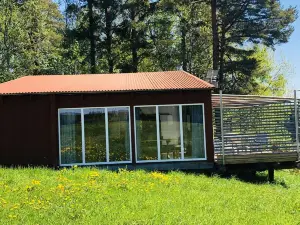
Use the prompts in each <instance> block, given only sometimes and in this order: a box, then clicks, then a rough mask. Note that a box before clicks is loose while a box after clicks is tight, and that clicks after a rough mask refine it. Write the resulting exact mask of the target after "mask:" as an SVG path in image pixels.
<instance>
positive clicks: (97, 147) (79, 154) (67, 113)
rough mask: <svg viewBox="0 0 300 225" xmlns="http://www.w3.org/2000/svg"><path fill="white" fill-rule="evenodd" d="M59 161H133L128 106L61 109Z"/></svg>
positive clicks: (87, 162) (91, 162) (62, 163)
mask: <svg viewBox="0 0 300 225" xmlns="http://www.w3.org/2000/svg"><path fill="white" fill-rule="evenodd" d="M59 122H60V124H59V126H60V134H59V135H60V154H61V155H60V159H61V161H60V163H61V165H72V164H88V165H89V164H102V163H104V164H105V163H127V162H130V161H131V142H130V121H129V107H115V108H111V107H109V108H84V109H60V110H59Z"/></svg>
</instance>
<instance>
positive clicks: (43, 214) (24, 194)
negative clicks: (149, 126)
mask: <svg viewBox="0 0 300 225" xmlns="http://www.w3.org/2000/svg"><path fill="white" fill-rule="evenodd" d="M258 178H260V179H261V180H264V179H263V178H265V177H264V174H260V175H259V177H258ZM299 185H300V173H299V171H298V170H294V171H278V172H276V183H275V184H268V183H261V184H251V183H246V182H242V181H239V180H237V179H235V178H231V179H223V178H219V177H216V176H215V177H206V176H204V175H187V174H184V173H179V172H171V173H168V174H162V173H158V172H152V173H146V172H144V171H134V172H129V171H126V170H120V171H119V172H118V173H116V172H110V171H105V170H102V171H101V170H97V169H89V168H85V169H79V168H75V167H74V168H73V169H69V170H66V169H63V170H60V171H54V170H49V169H0V187H1V188H0V207H1V210H0V221H1V224H99V221H101V224H273V223H275V222H276V224H298V222H299V218H300V201H299V188H300V186H299Z"/></svg>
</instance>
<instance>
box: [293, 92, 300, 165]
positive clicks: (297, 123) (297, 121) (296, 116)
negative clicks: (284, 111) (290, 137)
mask: <svg viewBox="0 0 300 225" xmlns="http://www.w3.org/2000/svg"><path fill="white" fill-rule="evenodd" d="M294 107H295V131H296V147H297V154H298V161H300V148H299V114H298V113H299V112H298V100H297V90H295V91H294Z"/></svg>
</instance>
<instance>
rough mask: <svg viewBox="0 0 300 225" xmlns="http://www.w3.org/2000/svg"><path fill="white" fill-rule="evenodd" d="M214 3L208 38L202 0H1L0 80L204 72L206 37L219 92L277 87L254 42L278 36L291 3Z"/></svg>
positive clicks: (283, 36)
mask: <svg viewBox="0 0 300 225" xmlns="http://www.w3.org/2000/svg"><path fill="white" fill-rule="evenodd" d="M217 3H218V4H217V8H216V14H217V28H218V35H217V36H218V37H217V38H216V40H213V38H212V35H211V33H212V31H211V30H212V19H211V18H212V16H211V1H208V0H200V1H194V0H175V1H171V0H156V1H144V0H126V1H125V0H121V1H118V0H53V1H52V0H42V1H38V0H27V1H12V0H2V1H1V2H0V52H1V54H0V82H3V81H8V80H11V79H14V78H16V77H19V76H24V75H27V74H84V73H115V72H138V71H166V70H177V69H183V70H185V71H188V72H190V73H192V74H194V75H196V76H198V77H201V78H204V77H205V76H206V74H207V71H208V70H209V69H210V68H212V58H213V57H212V44H213V41H214V42H216V43H217V44H218V49H217V50H218V52H217V55H218V57H217V58H218V63H219V67H220V72H219V81H220V83H221V84H222V89H223V91H224V92H225V93H238V94H248V93H259V94H260V93H261V94H264V95H265V94H275V95H282V94H284V88H283V87H284V85H285V79H286V71H281V72H280V73H278V74H277V75H276V74H275V75H274V73H276V72H274V71H276V70H277V68H275V66H272V69H271V68H270V69H269V70H268V71H264V70H262V68H263V66H262V65H263V64H268V63H271V64H273V63H272V59H271V58H270V57H266V59H268V60H270V62H268V61H267V60H261V59H262V56H259V54H258V53H257V51H258V50H257V49H256V46H257V45H259V46H265V47H267V48H273V49H274V48H275V47H276V45H277V44H280V43H286V42H287V41H288V40H289V37H290V36H291V34H292V32H293V30H294V28H293V27H292V23H293V22H294V21H295V20H296V18H297V10H296V8H294V7H289V8H283V6H282V5H281V4H280V1H279V0H257V1H253V0H243V1H236V0H218V1H217ZM59 9H60V10H59ZM261 54H262V53H261ZM259 82H261V83H263V84H264V85H262V84H261V85H258V83H259ZM269 87H270V89H271V90H266V89H269ZM264 90H265V91H264Z"/></svg>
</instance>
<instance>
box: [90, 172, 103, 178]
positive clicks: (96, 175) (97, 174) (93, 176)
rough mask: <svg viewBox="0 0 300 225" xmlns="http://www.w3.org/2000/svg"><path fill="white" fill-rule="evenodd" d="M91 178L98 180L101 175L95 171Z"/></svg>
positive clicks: (91, 173)
mask: <svg viewBox="0 0 300 225" xmlns="http://www.w3.org/2000/svg"><path fill="white" fill-rule="evenodd" d="M89 176H90V177H91V178H96V177H99V176H100V174H99V173H98V172H96V171H93V172H90V174H89Z"/></svg>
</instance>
